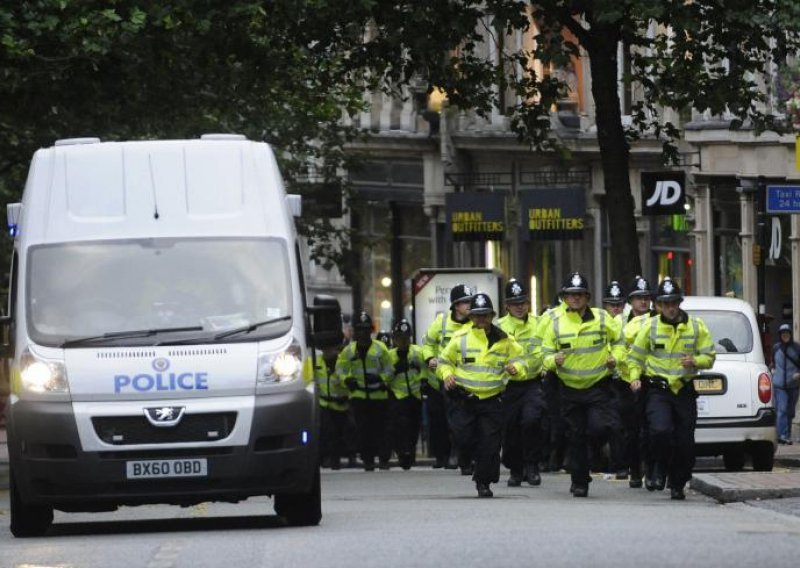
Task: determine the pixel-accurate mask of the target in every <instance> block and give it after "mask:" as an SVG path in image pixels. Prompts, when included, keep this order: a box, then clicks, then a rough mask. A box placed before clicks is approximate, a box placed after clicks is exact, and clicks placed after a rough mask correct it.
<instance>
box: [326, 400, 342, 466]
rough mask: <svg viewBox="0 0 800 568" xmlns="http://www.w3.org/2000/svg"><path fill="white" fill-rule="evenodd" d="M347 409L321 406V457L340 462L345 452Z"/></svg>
mask: <svg viewBox="0 0 800 568" xmlns="http://www.w3.org/2000/svg"><path fill="white" fill-rule="evenodd" d="M346 426H347V410H333V409H330V408H326V407H322V408H320V457H321V458H322V459H323V460H325V459H330V460H332V462H333V463H338V461H339V459H340V458H341V457H342V455H344V453H345V438H344V436H345V434H344V430H345V427H346Z"/></svg>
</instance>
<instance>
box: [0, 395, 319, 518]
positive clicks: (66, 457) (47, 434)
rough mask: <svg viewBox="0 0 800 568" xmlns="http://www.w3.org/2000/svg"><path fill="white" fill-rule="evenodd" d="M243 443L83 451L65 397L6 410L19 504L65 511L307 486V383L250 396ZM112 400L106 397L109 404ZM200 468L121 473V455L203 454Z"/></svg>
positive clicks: (314, 461) (311, 411)
mask: <svg viewBox="0 0 800 568" xmlns="http://www.w3.org/2000/svg"><path fill="white" fill-rule="evenodd" d="M251 400H252V401H253V402H252V403H251V404H250V406H251V408H252V423H251V426H250V429H249V437H247V438H246V440H247V443H246V445H231V444H227V445H226V443H225V440H220V441H219V442H215V443H213V444H208V443H206V444H198V443H194V444H161V445H159V446H158V447H154V445H153V444H149V445H147V446H144V447H142V446H139V447H131V446H128V447H125V446H120V447H113V446H109V447H106V448H104V449H102V450H101V451H95V450H96V448H92V450H91V451H85V450H84V449H83V445H82V444H81V437H80V435H79V432H78V427H77V424H76V418H75V412H74V409H73V405H72V403H68V402H66V403H51V402H38V401H37V402H32V401H16V402H15V403H14V404H13V405H11V407H10V408H9V409H8V412H7V415H8V416H7V429H8V448H9V457H10V462H11V474H12V475H13V476H14V485H15V488H16V490H17V491H18V492H19V495H20V497H21V499H22V500H23V501H25V502H26V503H31V504H33V503H42V504H49V505H52V506H53V507H55V508H57V509H62V510H65V511H92V510H106V509H109V508H113V507H115V506H118V505H141V504H148V503H168V504H178V505H191V504H196V503H201V502H204V501H239V500H242V499H246V498H247V497H252V496H256V495H272V494H275V493H302V492H306V491H308V490H309V489H310V488H311V486H312V483H313V480H314V473H315V472H316V470H317V468H318V453H319V452H318V432H319V416H318V409H317V404H316V400H315V398H314V394H313V393H312V392H309V391H307V390H298V391H292V392H282V393H276V394H270V395H263V396H256V397H252V399H251ZM112 404H113V403H109V405H112ZM203 458H205V459H206V460H207V472H208V473H207V475H206V476H203V477H169V478H147V479H128V478H127V466H126V464H127V462H129V461H140V460H172V459H203Z"/></svg>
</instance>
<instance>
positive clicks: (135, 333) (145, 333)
mask: <svg viewBox="0 0 800 568" xmlns="http://www.w3.org/2000/svg"><path fill="white" fill-rule="evenodd" d="M202 329H203V326H201V325H193V326H189V327H161V328H153V329H136V330H130V331H112V332H109V333H104V334H103V335H93V336H90V337H79V338H78V339H69V340H67V341H65V342H64V343H62V344H61V347H75V346H76V345H84V344H86V343H94V342H95V341H102V340H104V339H129V338H131V337H150V336H151V335H156V334H158V333H180V332H182V331H202Z"/></svg>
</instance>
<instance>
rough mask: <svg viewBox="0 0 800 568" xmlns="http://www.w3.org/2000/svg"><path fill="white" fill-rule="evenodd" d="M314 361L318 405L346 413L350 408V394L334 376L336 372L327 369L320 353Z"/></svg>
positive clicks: (336, 376)
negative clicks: (315, 363)
mask: <svg viewBox="0 0 800 568" xmlns="http://www.w3.org/2000/svg"><path fill="white" fill-rule="evenodd" d="M315 359H316V362H317V365H316V367H315V369H314V382H315V383H316V385H317V392H318V393H319V405H320V406H321V407H322V408H330V409H331V410H338V411H340V412H344V411H346V410H347V409H348V407H349V406H350V404H349V402H350V392H349V391H348V390H347V388H346V387H345V386H344V384H343V383H342V380H341V379H340V378H339V375H337V374H336V370H335V369H334V370H331V369H330V368H329V367H328V365H327V363H326V362H325V359H324V358H323V357H322V353H318V354H317V356H316V357H315Z"/></svg>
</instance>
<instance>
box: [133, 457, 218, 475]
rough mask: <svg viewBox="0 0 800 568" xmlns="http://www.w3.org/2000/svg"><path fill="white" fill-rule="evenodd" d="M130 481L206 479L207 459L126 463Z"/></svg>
mask: <svg viewBox="0 0 800 568" xmlns="http://www.w3.org/2000/svg"><path fill="white" fill-rule="evenodd" d="M125 470H126V473H127V478H128V479H153V478H157V477H206V476H207V475H208V460H207V459H206V458H194V459H182V460H140V461H129V462H126V463H125Z"/></svg>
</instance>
